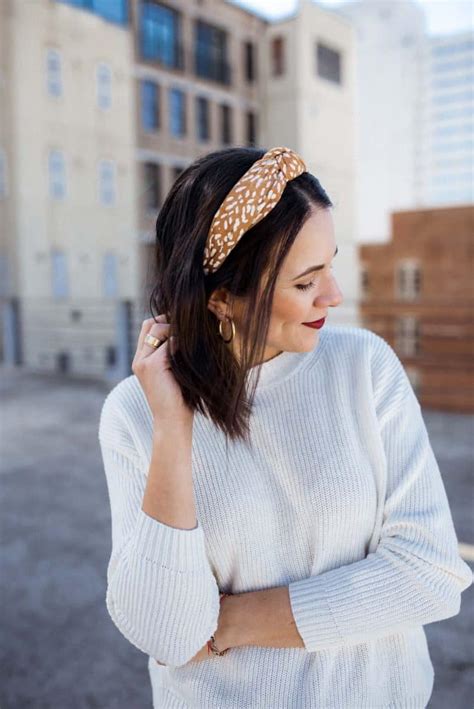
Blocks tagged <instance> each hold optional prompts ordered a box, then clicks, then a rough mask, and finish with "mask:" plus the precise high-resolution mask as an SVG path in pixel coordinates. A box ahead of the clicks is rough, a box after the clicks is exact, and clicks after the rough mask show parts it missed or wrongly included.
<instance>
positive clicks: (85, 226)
mask: <svg viewBox="0 0 474 709" xmlns="http://www.w3.org/2000/svg"><path fill="white" fill-rule="evenodd" d="M110 7H111V5H110V4H109V5H108V7H107V4H103V8H101V9H100V11H98V12H84V11H82V10H79V9H77V8H75V7H69V6H68V5H67V4H64V3H62V2H52V1H50V0H40V1H39V2H38V0H21V2H16V1H14V0H3V2H1V3H0V8H1V13H2V17H1V18H0V27H1V28H2V30H1V31H2V37H1V41H0V46H1V71H2V82H1V86H2V89H1V90H2V95H1V96H0V103H1V105H2V111H1V115H2V123H1V136H0V144H1V147H2V155H3V164H4V174H5V173H6V174H7V176H8V177H7V180H6V182H7V183H8V186H7V189H6V192H5V189H3V192H4V197H3V199H2V200H1V201H0V205H1V206H0V210H1V212H0V213H1V218H2V222H1V234H2V236H1V249H2V263H3V274H4V279H2V282H3V290H2V296H1V297H2V312H3V318H2V320H3V329H2V331H3V353H2V354H3V360H4V361H5V362H6V363H10V364H22V365H25V366H27V367H29V368H31V369H38V370H59V371H64V372H71V373H75V374H88V375H91V376H96V375H97V376H106V377H107V376H110V377H112V378H113V377H114V376H116V375H117V373H118V372H119V371H123V368H124V362H125V359H126V358H127V354H128V353H127V349H126V347H125V346H123V343H122V347H120V337H122V340H123V341H125V339H126V333H125V332H124V318H125V320H126V317H125V316H126V312H127V307H128V306H127V303H129V302H130V300H133V299H134V298H136V293H137V277H138V274H137V261H138V259H137V256H138V254H137V249H136V224H137V194H136V193H137V181H136V175H135V134H136V127H135V100H134V93H133V84H132V82H131V81H130V67H131V66H132V65H133V38H132V35H131V33H130V32H129V31H128V28H127V24H126V22H127V18H126V15H123V16H121V14H120V12H119V11H118V7H119V6H118V5H116V7H115V9H114V12H113V13H112V14H110V13H109V12H108V9H110ZM4 179H5V178H4ZM5 276H6V277H5Z"/></svg>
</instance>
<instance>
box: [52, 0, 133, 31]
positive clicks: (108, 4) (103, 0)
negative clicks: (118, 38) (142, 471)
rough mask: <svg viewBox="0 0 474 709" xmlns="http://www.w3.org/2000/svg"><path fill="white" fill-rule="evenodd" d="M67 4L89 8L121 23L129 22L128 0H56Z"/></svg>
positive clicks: (105, 17)
mask: <svg viewBox="0 0 474 709" xmlns="http://www.w3.org/2000/svg"><path fill="white" fill-rule="evenodd" d="M56 1H57V2H62V3H64V4H65V5H72V6H73V7H79V8H81V9H83V10H89V12H93V13H94V14H96V15H99V16H100V17H103V18H104V20H109V21H110V22H116V23H117V24H120V25H126V24H128V0H56Z"/></svg>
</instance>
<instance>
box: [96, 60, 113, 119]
mask: <svg viewBox="0 0 474 709" xmlns="http://www.w3.org/2000/svg"><path fill="white" fill-rule="evenodd" d="M96 82H97V105H98V107H99V108H102V109H103V110H107V109H108V108H110V106H111V105H112V72H111V71H110V67H109V65H108V64H104V63H103V62H101V63H100V64H99V65H98V66H97V72H96Z"/></svg>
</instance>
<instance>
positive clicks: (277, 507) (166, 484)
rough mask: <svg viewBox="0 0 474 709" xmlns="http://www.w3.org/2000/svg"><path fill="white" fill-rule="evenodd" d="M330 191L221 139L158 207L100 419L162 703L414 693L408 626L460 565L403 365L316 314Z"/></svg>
mask: <svg viewBox="0 0 474 709" xmlns="http://www.w3.org/2000/svg"><path fill="white" fill-rule="evenodd" d="M332 206H333V205H332V203H331V201H330V199H329V198H328V196H327V194H326V193H325V191H324V189H323V188H322V187H321V185H320V183H319V182H318V180H317V179H316V178H315V177H314V176H313V175H311V174H310V173H308V172H307V170H306V166H305V163H304V161H303V160H302V158H301V157H300V156H299V155H297V154H296V153H294V151H292V150H291V149H288V148H284V147H281V148H274V149H272V150H269V151H267V152H265V151H262V150H258V149H254V148H228V149H224V150H220V151H217V152H213V153H210V154H208V155H205V156H203V157H201V158H199V159H198V160H196V161H195V162H194V163H193V164H192V165H191V166H190V167H188V168H187V169H186V170H185V171H184V172H183V173H182V174H181V175H180V177H179V178H178V180H177V181H176V183H175V184H174V186H173V187H172V189H171V191H170V193H169V194H168V197H167V199H166V201H165V204H164V205H163V207H162V209H161V211H160V213H159V215H158V219H157V222H156V267H157V268H156V285H155V287H154V289H153V291H152V294H151V298H150V300H151V310H152V312H153V307H154V308H155V309H156V312H157V313H159V315H158V316H157V317H156V318H151V319H147V320H145V321H144V323H143V326H142V328H141V332H140V336H139V338H138V344H137V350H136V354H135V357H134V360H133V363H132V371H133V375H131V376H130V377H127V378H126V379H124V380H123V381H122V382H120V383H119V384H118V385H116V386H115V388H114V389H113V390H112V391H111V392H110V394H109V395H108V396H107V398H106V400H105V402H104V405H103V409H102V413H101V419H100V428H99V440H100V445H101V451H102V456H103V461H104V467H105V473H106V477H107V484H108V490H109V496H110V505H111V515H112V554H111V558H110V562H109V565H108V569H107V581H108V587H107V596H106V603H107V608H108V611H109V613H110V616H111V618H112V620H113V621H114V623H115V624H116V626H117V627H118V628H119V630H120V631H121V633H122V634H123V635H124V636H125V637H126V638H127V639H128V640H129V641H130V642H131V643H132V644H133V645H135V646H136V647H137V648H139V649H140V650H142V651H143V652H145V653H147V654H148V655H149V663H148V666H149V671H150V676H151V682H152V690H153V706H154V707H160V709H168V708H171V707H173V708H177V707H213V706H214V707H220V708H225V707H246V708H250V707H252V708H255V709H263V708H264V707H268V708H269V709H280V708H282V707H291V708H292V709H293V708H295V709H296V708H301V709H306V708H312V707H315V708H316V707H318V708H319V707H334V708H337V709H346V708H355V707H357V709H361V708H363V707H367V708H368V707H370V708H372V707H392V708H393V707H403V708H407V707H410V708H411V707H425V706H426V705H427V703H428V699H429V697H430V695H431V692H432V688H433V667H432V664H431V661H430V657H429V652H428V648H427V643H426V637H425V633H424V630H423V625H424V624H426V623H432V622H434V621H439V620H442V619H444V618H449V617H451V616H454V615H456V614H457V613H459V610H460V598H461V593H462V591H463V590H464V589H466V588H467V587H468V586H469V585H470V584H471V583H472V572H471V570H470V568H469V566H468V565H467V564H466V563H465V562H464V561H463V560H462V559H461V558H460V556H459V554H458V545H457V538H456V533H455V529H454V526H453V521H452V517H451V512H450V509H449V505H448V500H447V497H446V492H445V489H444V486H443V482H442V479H441V475H440V471H439V468H438V465H437V462H436V460H435V457H434V454H433V451H432V448H431V445H430V442H429V439H428V435H427V431H426V428H425V425H424V422H423V418H422V415H421V410H420V406H419V404H418V401H417V399H416V397H415V394H414V392H413V390H412V388H411V386H410V383H409V380H408V378H407V376H406V374H405V372H404V369H403V367H402V365H401V363H400V361H399V359H398V358H397V356H396V354H395V353H394V351H393V350H392V348H391V347H390V346H389V345H388V344H387V343H386V342H385V340H383V339H382V338H381V337H379V336H378V335H376V334H375V333H372V332H371V331H369V330H367V329H364V328H356V327H341V326H339V327H334V326H330V325H328V324H326V323H325V322H324V321H325V319H326V318H327V316H328V315H329V312H328V311H329V308H330V307H335V306H337V305H339V304H340V303H341V301H342V293H341V291H340V289H339V287H338V285H337V283H336V280H335V278H334V274H333V272H332V271H331V269H332V260H333V258H334V256H335V254H336V252H337V246H336V241H335V236H334V227H333V221H332V214H331V207H332ZM314 321H319V322H318V327H314V326H309V325H308V323H313V322H314ZM321 322H322V323H323V326H322V327H320V325H321Z"/></svg>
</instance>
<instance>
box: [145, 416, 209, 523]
mask: <svg viewBox="0 0 474 709" xmlns="http://www.w3.org/2000/svg"><path fill="white" fill-rule="evenodd" d="M192 430H193V427H192V419H191V420H190V421H189V422H183V423H182V424H181V425H179V424H173V426H171V424H170V426H169V427H165V426H163V425H161V426H160V427H159V428H155V429H154V432H153V448H152V456H151V461H150V468H149V471H148V479H147V483H146V487H145V493H144V496H143V502H142V510H143V511H144V512H145V513H146V514H147V515H149V516H150V517H153V518H154V519H156V520H158V522H161V523H162V524H166V525H168V526H170V527H176V528H179V529H193V528H195V527H196V526H197V519H196V505H195V500H194V487H193V478H192Z"/></svg>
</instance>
